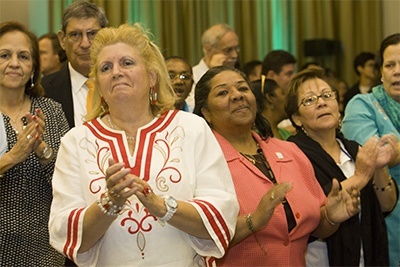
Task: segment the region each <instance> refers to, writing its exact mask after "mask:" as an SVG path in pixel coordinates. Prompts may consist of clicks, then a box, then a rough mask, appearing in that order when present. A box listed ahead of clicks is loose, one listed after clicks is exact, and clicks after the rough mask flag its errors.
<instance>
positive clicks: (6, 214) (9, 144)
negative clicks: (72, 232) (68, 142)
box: [0, 21, 69, 266]
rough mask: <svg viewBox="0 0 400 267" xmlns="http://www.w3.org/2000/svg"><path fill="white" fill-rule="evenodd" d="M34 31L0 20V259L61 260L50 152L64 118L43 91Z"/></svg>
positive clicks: (6, 262)
mask: <svg viewBox="0 0 400 267" xmlns="http://www.w3.org/2000/svg"><path fill="white" fill-rule="evenodd" d="M41 76H42V75H41V72H40V56H39V48H38V44H37V39H36V36H35V35H34V34H33V33H32V32H31V31H30V30H29V29H27V28H26V27H25V26H24V25H22V24H21V23H19V22H13V21H8V22H3V23H1V24H0V113H1V114H2V115H1V116H0V118H1V122H0V136H1V138H0V196H1V197H0V265H1V266H62V265H63V264H64V261H65V258H64V256H63V255H62V254H60V253H58V252H57V251H56V250H55V249H53V248H52V247H51V246H50V244H49V231H48V219H49V212H50V205H51V201H52V186H51V181H52V175H53V170H54V163H55V155H56V154H57V151H58V147H59V145H60V139H61V137H62V136H63V135H64V134H65V133H66V132H67V131H68V129H69V127H68V122H67V120H66V118H65V115H64V113H63V111H62V108H61V105H60V104H59V103H56V102H55V101H53V100H51V99H48V98H44V97H43V93H44V91H43V88H42V87H41V85H40V79H41Z"/></svg>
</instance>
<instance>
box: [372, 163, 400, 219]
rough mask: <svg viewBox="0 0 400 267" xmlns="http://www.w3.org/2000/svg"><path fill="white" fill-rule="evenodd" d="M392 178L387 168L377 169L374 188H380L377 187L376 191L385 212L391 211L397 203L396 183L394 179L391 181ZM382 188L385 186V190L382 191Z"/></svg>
mask: <svg viewBox="0 0 400 267" xmlns="http://www.w3.org/2000/svg"><path fill="white" fill-rule="evenodd" d="M390 178H391V176H390V174H389V171H388V169H387V168H381V169H377V170H375V174H374V184H375V186H374V188H375V187H376V188H378V190H376V189H375V193H376V196H377V197H378V200H379V203H380V205H381V209H382V211H383V212H388V211H391V210H392V209H393V208H394V206H395V205H396V200H397V195H396V188H395V186H396V184H395V183H394V181H390ZM389 181H390V183H391V185H390V188H387V186H388V185H389ZM381 188H385V189H384V191H382V190H381Z"/></svg>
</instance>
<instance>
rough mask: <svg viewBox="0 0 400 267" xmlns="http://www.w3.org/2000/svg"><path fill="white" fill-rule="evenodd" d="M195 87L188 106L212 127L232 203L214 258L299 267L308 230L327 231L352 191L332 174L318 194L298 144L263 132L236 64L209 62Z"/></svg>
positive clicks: (354, 204)
mask: <svg viewBox="0 0 400 267" xmlns="http://www.w3.org/2000/svg"><path fill="white" fill-rule="evenodd" d="M195 93H196V95H195V99H196V104H195V109H194V113H195V114H197V115H199V116H201V117H204V119H205V120H206V121H207V123H208V124H209V125H210V127H211V128H212V130H213V132H214V135H215V136H216V138H217V140H218V142H219V144H220V146H221V148H222V151H223V152H224V155H225V159H226V161H227V162H228V166H229V169H230V171H231V174H232V178H233V182H234V184H235V189H236V193H237V196H238V201H239V205H240V211H239V214H238V218H237V224H236V232H235V236H234V237H233V240H232V242H231V244H230V248H229V250H228V251H227V253H226V254H225V256H224V257H223V258H222V259H220V260H218V261H217V264H218V265H219V266H267V265H271V266H304V265H305V258H304V254H305V251H306V248H307V241H308V238H309V236H310V235H314V236H316V237H325V236H329V235H330V234H332V233H333V232H335V231H336V230H337V228H338V226H339V223H340V222H342V221H344V220H346V219H348V218H350V217H351V216H353V215H354V214H357V213H358V205H359V201H358V195H359V191H358V190H357V189H355V188H353V189H351V190H348V192H342V191H341V190H340V189H339V184H338V183H337V181H336V182H335V183H334V186H333V187H332V191H331V193H330V194H329V196H328V197H327V198H326V197H325V195H324V193H323V191H322V189H321V187H320V186H319V184H318V181H317V179H316V178H315V176H314V170H313V168H312V166H311V163H310V161H309V160H308V159H307V157H306V156H305V155H304V154H303V153H302V152H301V151H300V149H299V148H298V147H297V146H296V145H295V144H293V143H289V142H285V141H281V140H278V139H276V138H272V137H271V130H270V127H269V125H268V123H267V122H266V121H265V119H263V117H262V116H261V115H260V114H259V113H257V107H256V100H255V96H254V94H253V93H252V91H251V88H250V85H249V82H248V81H247V79H246V77H245V75H244V74H243V73H241V72H240V71H238V70H235V69H233V68H230V67H226V66H221V67H215V68H212V69H210V70H209V71H208V72H207V73H206V74H205V75H204V76H203V77H202V78H201V79H200V81H199V82H198V83H197V86H196V91H195ZM254 126H255V127H256V128H257V132H256V131H254V130H253V129H254Z"/></svg>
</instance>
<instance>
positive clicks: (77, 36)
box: [66, 30, 99, 43]
mask: <svg viewBox="0 0 400 267" xmlns="http://www.w3.org/2000/svg"><path fill="white" fill-rule="evenodd" d="M98 32H99V30H87V31H84V32H80V31H72V32H70V33H67V34H66V35H67V37H68V39H69V40H71V41H72V42H74V43H75V42H80V41H81V40H82V38H83V34H86V36H87V38H88V40H89V41H90V42H92V41H93V40H94V37H96V34H97V33H98Z"/></svg>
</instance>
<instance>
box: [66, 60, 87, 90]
mask: <svg viewBox="0 0 400 267" xmlns="http://www.w3.org/2000/svg"><path fill="white" fill-rule="evenodd" d="M68 69H69V73H70V77H71V87H72V92H73V93H74V94H77V93H79V91H80V90H81V89H82V87H84V86H85V82H86V80H87V79H88V78H87V77H85V76H83V75H82V74H80V73H79V72H77V71H76V70H75V69H74V68H73V67H72V65H71V63H70V62H68Z"/></svg>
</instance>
